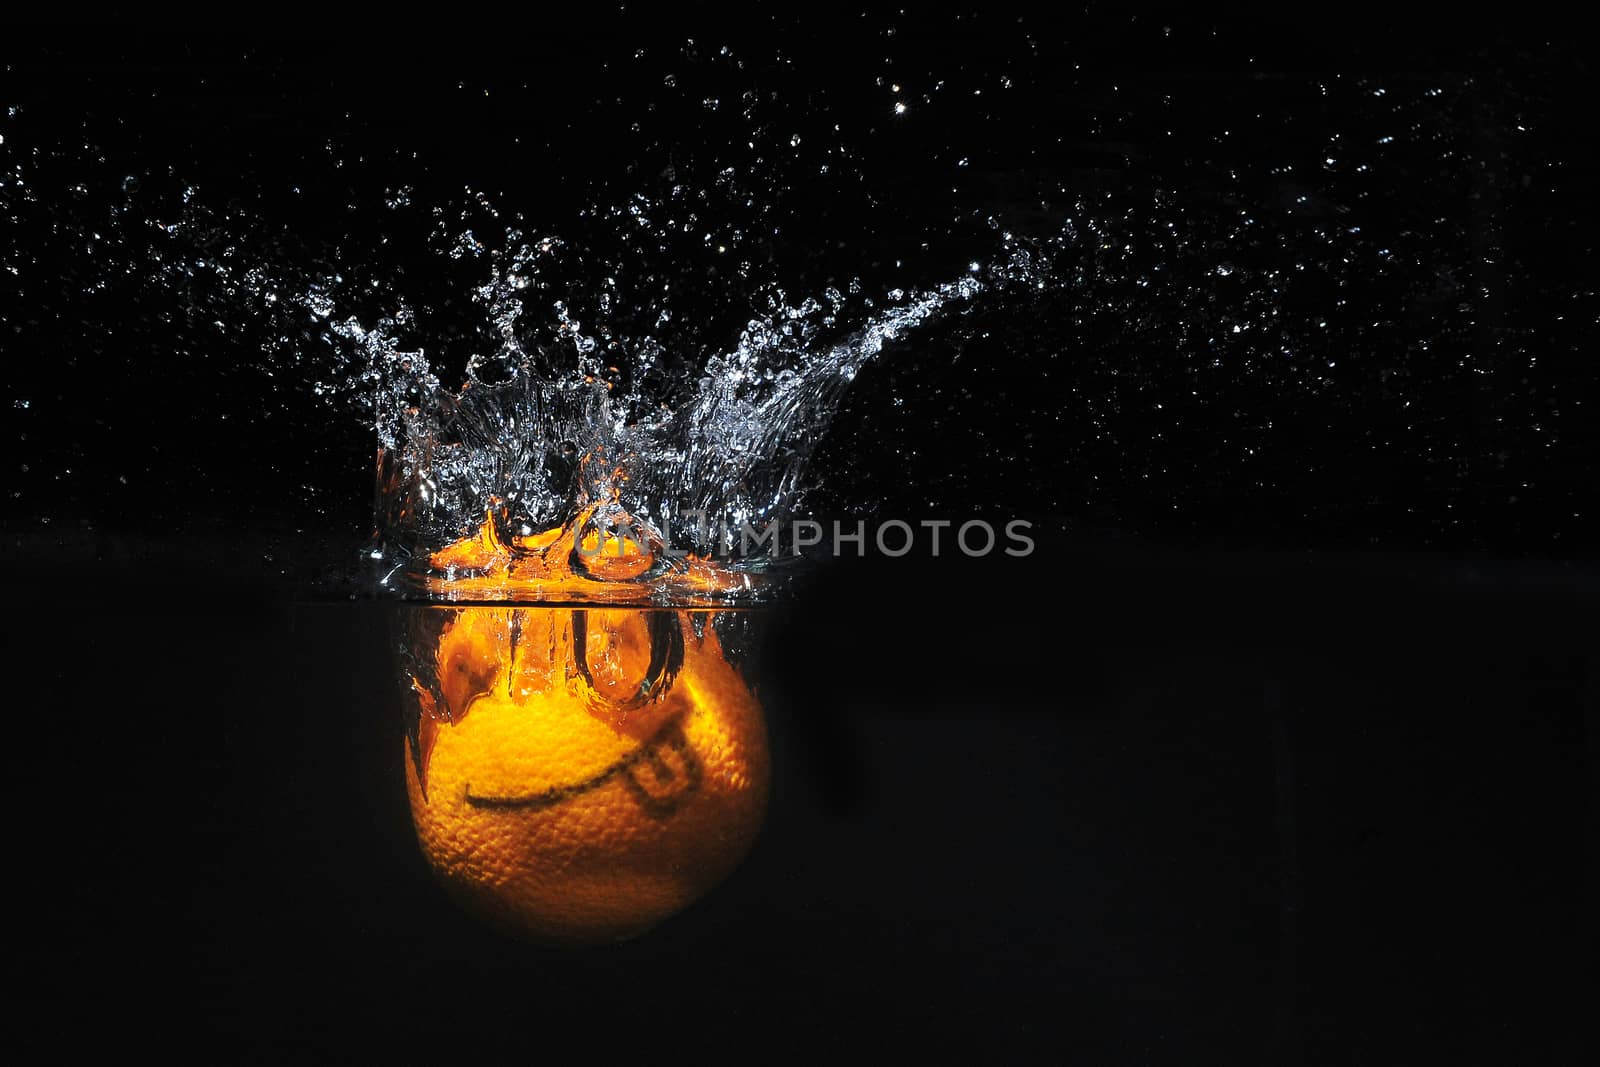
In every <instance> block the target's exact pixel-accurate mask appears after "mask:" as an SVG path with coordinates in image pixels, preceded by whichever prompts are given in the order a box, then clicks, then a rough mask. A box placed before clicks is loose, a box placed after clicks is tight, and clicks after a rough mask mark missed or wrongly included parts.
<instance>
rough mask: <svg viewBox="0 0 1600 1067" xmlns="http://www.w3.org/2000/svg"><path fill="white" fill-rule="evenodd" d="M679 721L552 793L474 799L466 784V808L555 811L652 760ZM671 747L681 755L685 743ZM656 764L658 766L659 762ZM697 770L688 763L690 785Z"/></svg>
mask: <svg viewBox="0 0 1600 1067" xmlns="http://www.w3.org/2000/svg"><path fill="white" fill-rule="evenodd" d="M682 719H683V713H682V712H679V713H678V714H677V715H674V716H673V717H672V718H670V719H668V720H667V721H666V722H665V723H663V724H662V725H661V728H660V729H659V730H657V731H656V732H655V735H654V736H653V737H651V738H650V740H648V741H646V742H645V743H644V744H642V745H640V746H639V747H638V748H636V749H634V750H633V751H632V752H629V753H628V754H627V755H625V756H623V757H622V758H621V759H619V760H617V761H616V762H615V763H613V764H611V766H609V767H607V768H605V769H604V770H602V771H600V772H599V773H598V774H595V775H593V776H591V777H589V778H585V779H584V780H583V781H581V782H574V783H573V784H571V785H558V786H555V787H553V788H551V789H546V790H544V791H543V792H540V793H529V794H527V795H525V796H510V797H508V796H475V795H474V794H473V792H472V785H471V783H468V784H467V793H466V799H467V804H468V805H469V806H471V807H474V808H488V809H491V810H500V811H508V810H537V809H540V808H550V807H554V806H555V805H557V804H560V803H562V802H563V801H567V800H571V799H572V798H573V797H575V796H580V795H582V794H584V793H587V792H590V791H591V790H595V789H598V788H600V787H601V786H603V785H605V784H606V783H607V782H609V781H611V779H613V778H615V777H617V775H619V774H622V773H624V772H626V771H628V770H630V769H632V768H633V766H634V765H635V764H636V763H638V762H639V761H641V760H644V759H655V758H656V757H655V752H656V749H657V748H658V747H659V746H660V745H662V744H663V743H667V742H669V738H670V735H671V734H673V733H675V732H677V730H678V726H679V724H680V722H681V720H682ZM670 743H671V744H672V746H673V747H674V748H677V749H679V750H680V752H683V753H687V748H686V742H685V741H684V739H683V736H682V734H681V733H680V734H678V736H677V737H676V738H670ZM657 762H659V760H658V761H657ZM697 770H698V767H697V766H696V765H695V764H693V763H692V762H690V764H689V775H690V780H691V782H693V780H694V779H695V778H696V777H697V775H696V774H695V771H697Z"/></svg>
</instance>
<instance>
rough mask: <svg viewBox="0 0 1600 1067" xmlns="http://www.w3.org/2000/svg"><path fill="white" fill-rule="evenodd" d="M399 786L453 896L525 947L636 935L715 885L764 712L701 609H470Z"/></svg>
mask: <svg viewBox="0 0 1600 1067" xmlns="http://www.w3.org/2000/svg"><path fill="white" fill-rule="evenodd" d="M436 666H437V671H436V677H434V678H432V679H430V684H427V685H422V684H418V686H417V694H418V698H419V703H421V705H422V708H421V711H422V715H421V721H420V724H419V729H418V731H417V735H416V736H415V737H414V738H413V739H412V743H411V744H410V745H408V751H407V759H406V767H407V771H406V785H407V791H408V793H409V795H410V799H411V812H412V818H413V820H414V822H415V825H416V831H417V838H418V840H419V842H420V843H421V845H422V850H423V852H424V853H425V854H426V856H427V858H428V861H429V863H430V864H431V865H432V867H433V869H434V871H435V873H436V874H437V875H438V876H439V878H440V879H441V880H442V881H443V883H444V884H445V886H446V887H447V888H448V889H449V890H450V891H451V892H452V893H453V894H454V895H456V896H457V897H458V898H459V899H461V900H462V901H463V902H464V903H465V904H467V905H468V906H469V907H470V908H471V909H472V910H475V911H477V912H479V913H481V914H483V915H485V916H486V917H488V918H490V919H491V920H493V921H495V922H496V923H497V924H498V925H500V926H502V927H504V928H506V929H508V930H510V931H511V932H513V933H516V934H518V935H520V936H523V937H526V938H529V939H533V940H537V941H549V942H576V943H583V942H595V941H605V940H614V939H620V938H626V937H629V936H632V935H635V934H638V933H641V932H643V931H644V930H647V929H649V928H650V927H651V926H654V925H655V924H656V923H658V922H660V921H661V920H662V919H664V918H666V917H667V916H669V915H671V914H673V913H674V912H676V911H678V910H680V909H682V908H683V907H685V906H686V905H688V904H689V903H691V902H693V901H694V900H695V899H697V898H698V897H700V896H701V895H703V894H704V893H705V892H706V891H707V890H709V889H710V888H711V887H712V886H713V885H715V884H716V883H717V882H719V881H721V880H722V878H723V877H725V876H726V875H727V874H728V873H729V872H730V871H731V870H732V869H733V868H734V867H735V866H736V865H737V864H738V862H739V861H740V860H741V859H742V858H743V856H744V854H745V853H746V852H747V851H748V849H749V847H750V844H751V842H752V841H753V840H754V838H755V835H756V832H757V830H758V829H759V828H760V825H761V820H762V816H763V814H764V810H765V806H766V795H767V779H768V757H767V742H766V733H765V727H764V724H763V721H762V713H761V708H760V706H759V704H758V703H757V702H756V699H755V697H754V695H753V694H752V693H751V691H750V689H749V687H748V686H747V685H746V684H745V682H744V680H743V679H742V678H741V677H740V675H739V673H738V671H737V669H736V668H735V667H734V666H733V665H732V664H731V663H730V662H729V661H728V658H727V656H726V655H725V654H724V652H723V649H722V646H721V643H720V641H719V639H718V637H717V633H716V629H715V627H714V626H713V625H711V619H710V618H709V616H707V615H705V614H701V615H700V616H699V617H698V618H696V617H695V615H694V613H690V612H681V611H645V610H620V609H607V610H594V609H587V610H585V609H572V608H523V607H514V608H513V607H507V608H500V607H494V608H489V607H469V608H458V609H454V610H453V614H452V617H451V619H450V621H449V622H448V623H447V624H446V625H445V627H444V628H443V630H442V631H441V632H440V634H439V637H438V644H437V661H436Z"/></svg>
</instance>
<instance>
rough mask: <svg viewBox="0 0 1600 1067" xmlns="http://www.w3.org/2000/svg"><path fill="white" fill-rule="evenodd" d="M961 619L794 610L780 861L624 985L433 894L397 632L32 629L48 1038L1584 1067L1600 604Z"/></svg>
mask: <svg viewBox="0 0 1600 1067" xmlns="http://www.w3.org/2000/svg"><path fill="white" fill-rule="evenodd" d="M869 577H870V578H876V579H877V580H878V582H879V588H880V589H881V590H882V592H883V594H884V595H883V596H882V597H880V598H877V599H874V600H872V601H862V600H860V599H858V598H854V599H853V590H854V589H855V588H856V587H855V585H854V583H855V582H856V581H859V580H863V579H866V578H869ZM972 577H973V578H974V579H976V578H978V577H979V576H978V575H973V576H972ZM925 588H926V586H925V585H924V584H920V583H907V582H903V581H897V580H896V579H895V578H894V577H893V575H892V574H889V575H886V574H884V573H882V572H881V571H876V572H867V573H854V574H850V575H849V581H846V582H840V583H839V584H836V585H833V586H831V587H827V588H822V589H818V590H817V592H816V596H815V597H814V598H812V599H809V600H802V601H800V602H797V603H795V604H793V605H792V606H791V607H790V608H788V609H786V610H784V611H782V612H777V613H774V614H772V615H771V617H770V618H768V619H767V622H766V626H765V629H766V631H767V632H766V634H765V637H766V641H765V644H764V646H763V647H764V649H765V652H764V654H763V655H762V657H760V659H759V660H758V661H756V662H754V663H752V664H751V665H750V670H751V677H752V678H753V679H754V680H755V681H756V683H757V685H758V692H759V694H760V696H761V699H762V701H763V703H764V704H765V706H766V708H767V712H768V725H769V729H770V733H771V751H772V757H773V763H774V773H773V792H772V800H771V808H770V812H769V816H768V819H767V823H766V825H765V827H764V829H763V831H762V834H761V837H760V838H759V840H758V843H757V845H756V847H755V849H754V852H753V853H752V854H751V855H750V857H749V858H748V859H747V860H746V862H745V863H744V864H743V865H742V867H740V868H739V869H738V870H737V871H736V872H735V873H734V874H733V875H732V876H731V877H730V878H729V879H728V881H727V882H726V883H724V884H723V885H722V886H721V887H719V888H718V889H716V890H714V891H713V892H712V893H711V894H710V895H709V896H708V897H706V898H705V899H703V900H701V901H700V902H699V903H697V904H696V905H694V906H692V907H691V908H689V909H688V910H687V911H686V912H684V913H682V914H680V915H678V916H677V917H675V918H672V919H670V920H668V921H667V922H666V923H664V924H663V925H662V926H661V927H659V928H658V929H657V930H655V931H654V932H652V933H650V934H648V935H646V936H644V937H642V938H640V939H638V940H637V941H633V942H630V943H627V944H623V945H619V946H615V947H607V948H598V949H590V950H584V951H557V950H542V949H535V948H529V947H526V946H523V945H519V944H517V943H515V942H512V941H508V940H505V939H503V938H501V937H499V936H498V935H497V934H494V933H492V932H490V931H489V930H488V929H487V928H485V927H483V926H482V925H481V924H479V923H478V922H477V921H476V920H475V919H473V918H470V917H469V916H467V915H466V914H465V913H463V912H461V911H460V910H459V909H458V908H457V907H456V906H455V905H454V904H453V903H452V902H451V901H450V900H449V899H448V898H447V897H446V896H445V895H444V893H443V891H442V890H441V889H439V888H438V887H437V886H436V885H435V883H434V881H433V879H432V878H431V876H430V873H429V871H428V869H427V866H426V864H425V862H424V860H423V858H422V855H421V853H420V850H419V849H418V847H417V845H416V842H415V839H414V837H413V833H412V829H411V818H410V813H409V810H408V807H407V802H406V797H405V791H404V787H403V764H402V752H403V745H402V737H403V726H402V715H401V704H400V692H399V689H398V687H397V686H396V685H395V682H394V654H393V653H394V648H393V640H392V637H391V636H390V635H391V632H392V627H391V623H392V619H391V618H390V615H391V614H392V612H393V611H394V610H396V609H394V608H389V607H385V606H379V605H339V604H302V605H291V604H283V603H279V604H271V603H240V602H235V601H226V600H205V599H199V598H183V599H171V598H169V599H164V600H156V601H150V602H145V603H132V602H128V601H106V600H97V599H81V600H77V601H70V602H61V601H55V602H51V601H41V602H35V603H31V604H28V605H19V606H14V608H13V610H11V611H10V612H8V613H7V615H6V620H7V621H6V628H7V634H6V647H7V649H8V654H9V655H10V656H11V657H14V658H13V659H12V662H13V664H14V666H13V668H12V672H11V679H12V685H13V689H12V698H11V699H12V702H13V703H12V707H13V708H15V709H18V710H19V712H21V713H20V714H19V715H18V716H17V717H16V719H15V720H14V728H13V733H12V737H13V744H14V745H15V746H16V748H17V749H18V751H17V752H16V753H15V755H16V759H15V761H14V763H13V767H12V771H11V773H10V774H9V775H8V776H7V777H8V795H9V797H10V800H9V803H8V811H10V812H11V820H10V824H9V825H10V841H11V848H12V850H13V853H12V854H13V857H14V865H13V867H12V871H13V875H12V878H13V883H14V885H16V884H18V880H19V879H20V885H21V888H22V892H23V899H22V901H21V902H20V903H19V904H18V905H17V906H16V909H15V912H14V913H15V914H16V915H17V916H18V917H19V918H20V917H21V916H24V915H25V916H26V922H25V925H23V926H19V927H17V928H16V930H15V931H14V934H13V950H12V955H11V961H10V966H11V967H12V968H13V970H14V974H15V975H16V977H17V978H19V979H20V985H19V986H18V987H17V990H18V992H17V993H16V994H14V999H13V1004H14V1007H16V1008H19V1009H21V1011H22V1012H23V1013H24V1014H25V1015H27V1016H28V1017H29V1018H30V1019H31V1020H32V1021H31V1022H30V1024H29V1025H28V1027H27V1029H26V1031H25V1034H24V1040H31V1041H35V1042H37V1043H38V1047H39V1048H40V1049H42V1050H50V1051H55V1052H62V1051H67V1050H71V1049H74V1048H77V1047H79V1046H80V1044H81V1042H83V1041H84V1040H86V1039H87V1038H86V1035H85V1034H84V1033H83V1031H82V1026H81V1022H80V1020H81V1013H82V1012H83V1011H85V1010H86V1006H92V1008H91V1009H89V1010H92V1011H93V1014H94V1016H95V1019H96V1026H97V1027H104V1028H110V1029H111V1030H112V1031H113V1032H116V1033H119V1034H121V1033H127V1034H131V1033H137V1032H145V1030H146V1028H148V1027H150V1026H151V1025H152V1019H156V1018H159V1019H162V1020H165V1021H163V1022H161V1023H160V1024H159V1025H160V1026H161V1027H162V1028H163V1034H162V1037H161V1040H162V1042H163V1045H164V1047H166V1048H168V1049H169V1050H172V1051H174V1052H181V1053H196V1054H204V1055H207V1056H211V1055H216V1056H222V1057H223V1058H230V1057H233V1056H251V1057H253V1056H256V1055H263V1054H271V1055H275V1054H290V1053H293V1054H307V1053H309V1054H313V1055H318V1056H321V1055H328V1056H332V1055H356V1056H360V1057H377V1058H382V1057H386V1056H396V1057H398V1058H400V1059H402V1060H415V1059H419V1058H420V1059H424V1060H430V1061H432V1060H448V1061H459V1060H468V1061H477V1060H484V1059H499V1058H513V1057H515V1058H523V1057H526V1056H536V1055H546V1054H551V1052H552V1050H564V1051H565V1052H566V1054H571V1055H583V1054H585V1053H586V1050H594V1049H596V1048H604V1049H610V1050H613V1051H621V1050H624V1049H633V1048H639V1049H661V1048H666V1047H670V1048H673V1049H678V1050H688V1051H693V1050H700V1049H706V1050H709V1051H711V1052H717V1051H723V1052H727V1051H736V1052H738V1053H740V1054H750V1055H758V1054H765V1052H766V1051H770V1050H772V1049H774V1048H775V1047H778V1046H781V1049H782V1050H783V1052H784V1053H786V1054H787V1053H797V1054H804V1055H808V1056H809V1055H825V1054H826V1055H846V1054H851V1053H862V1052H868V1053H874V1054H881V1055H887V1056H890V1057H893V1058H900V1057H911V1058H931V1059H935V1060H948V1059H963V1060H966V1059H971V1058H974V1057H978V1058H999V1059H1014V1058H1022V1059H1038V1058H1054V1057H1056V1056H1058V1055H1060V1054H1062V1053H1063V1052H1067V1053H1075V1054H1077V1055H1081V1056H1084V1057H1086V1058H1088V1059H1091V1060H1094V1061H1097V1062H1108V1061H1109V1062H1196V1061H1197V1060H1205V1061H1221V1062H1285V1061H1299V1060H1303V1061H1305V1062H1319V1063H1321V1062H1373V1061H1378V1062H1397V1061H1401V1060H1408V1059H1412V1058H1415V1057H1428V1056H1433V1055H1449V1056H1451V1057H1457V1056H1459V1057H1463V1058H1466V1059H1468V1060H1471V1059H1473V1058H1474V1057H1476V1056H1480V1055H1484V1054H1485V1053H1486V1052H1487V1053H1490V1054H1492V1057H1493V1058H1498V1056H1500V1055H1505V1056H1511V1057H1513V1058H1527V1059H1531V1060H1535V1061H1539V1062H1574V1060H1573V1058H1572V1057H1574V1056H1575V1055H1576V1050H1577V1049H1578V1048H1579V1047H1580V1046H1579V1044H1578V1042H1579V1041H1580V1037H1581V1034H1580V1026H1579V1020H1580V1019H1581V1017H1582V1011H1581V1004H1582V1002H1583V995H1582V990H1581V984H1580V983H1577V982H1575V981H1574V976H1575V974H1576V973H1577V970H1578V964H1579V961H1580V959H1581V957H1582V954H1583V949H1582V938H1581V934H1580V931H1581V929H1582V927H1583V924H1584V923H1585V922H1586V917H1587V914H1588V909H1589V908H1590V904H1591V902H1590V899H1589V897H1588V895H1587V893H1586V891H1585V890H1584V889H1583V888H1582V887H1583V885H1584V881H1583V878H1584V875H1583V870H1584V863H1585V852H1584V849H1585V848H1586V847H1587V846H1586V845H1585V844H1584V842H1585V841H1586V840H1587V837H1586V833H1585V829H1586V816H1585V803H1586V801H1585V789H1586V788H1587V786H1586V782H1587V777H1586V773H1585V771H1584V767H1585V763H1586V761H1587V760H1588V759H1589V758H1590V757H1589V756H1588V755H1587V754H1586V750H1585V742H1584V737H1585V735H1586V730H1587V729H1588V727H1586V724H1585V715H1586V711H1585V708H1586V707H1587V708H1589V709H1591V710H1590V711H1589V712H1587V714H1592V705H1593V691H1592V685H1593V683H1592V678H1593V675H1594V663H1593V659H1592V643H1591V642H1589V641H1588V640H1587V638H1586V637H1585V636H1584V634H1585V633H1586V628H1587V626H1588V625H1589V622H1588V620H1589V619H1590V618H1591V617H1592V616H1591V613H1592V609H1593V596H1594V590H1593V587H1592V585H1591V586H1589V587H1587V588H1584V589H1579V588H1576V587H1575V586H1574V585H1573V583H1572V581H1571V575H1570V574H1566V573H1563V572H1559V571H1550V570H1539V569H1536V568H1523V569H1513V570H1504V569H1499V570H1496V569H1493V568H1487V569H1481V570H1477V571H1473V570H1472V569H1470V568H1457V569H1453V570H1440V569H1430V568H1428V567H1425V566H1418V565H1417V563H1416V561H1414V560H1413V561H1395V562H1394V563H1393V565H1392V566H1383V567H1379V566H1375V565H1373V564H1372V562H1371V561H1367V562H1365V563H1363V564H1360V565H1349V566H1343V567H1340V566H1326V567H1324V568H1321V569H1317V568H1308V567H1306V566H1305V565H1304V564H1302V563H1298V562H1290V561H1278V562H1276V563H1274V562H1272V561H1261V560H1257V561H1254V562H1245V561H1235V562H1234V563H1230V564H1219V563H1216V562H1214V561H1213V562H1211V563H1205V562H1203V561H1196V560H1194V559H1193V558H1186V559H1168V560H1164V561H1155V560H1151V559H1149V558H1147V557H1143V556H1140V557H1136V558H1127V557H1120V558H1117V557H1114V558H1100V559H1094V558H1089V557H1084V558H1083V559H1081V560H1080V561H1078V562H1076V563H1074V564H1072V565H1070V566H1068V567H1066V568H1064V570H1063V572H1062V575H1061V577H1060V578H1059V579H1057V580H1055V581H1053V582H1051V583H1049V584H1047V585H1042V586H1040V587H1039V588H1038V590H1037V591H1038V592H1039V593H1040V594H1041V595H1039V596H1037V597H1030V598H1027V599H1011V600H999V599H995V598H985V599H979V600H969V601H952V600H940V599H929V597H928V595H927V594H926V592H919V590H923V589H925ZM19 683H20V689H18V688H17V686H18V684H19ZM18 938H20V941H19V940H18ZM89 1036H90V1037H92V1036H93V1035H89Z"/></svg>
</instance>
